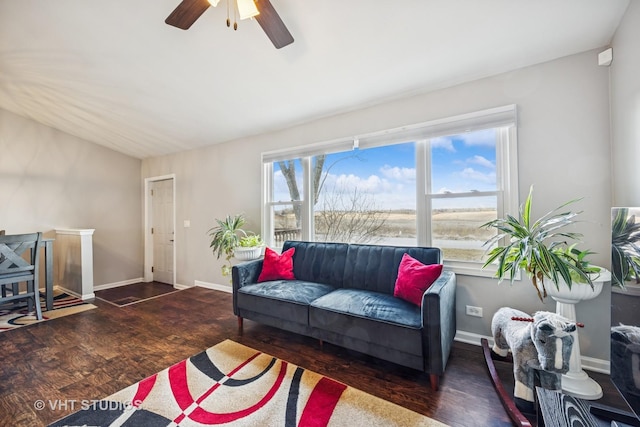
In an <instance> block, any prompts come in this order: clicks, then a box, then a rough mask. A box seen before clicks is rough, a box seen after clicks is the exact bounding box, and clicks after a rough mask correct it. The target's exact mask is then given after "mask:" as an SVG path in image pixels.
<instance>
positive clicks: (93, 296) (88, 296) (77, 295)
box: [53, 285, 96, 301]
mask: <svg viewBox="0 0 640 427" xmlns="http://www.w3.org/2000/svg"><path fill="white" fill-rule="evenodd" d="M53 288H54V289H59V290H61V291H62V292H65V293H67V294H69V295H73V296H74V297H76V298H80V299H81V300H82V301H86V300H89V299H94V298H95V297H96V294H94V293H93V292H91V293H90V294H84V295H80V294H79V293H77V292H74V291H72V290H71V289H67V288H64V287H62V286H60V285H55V286H54V287H53Z"/></svg>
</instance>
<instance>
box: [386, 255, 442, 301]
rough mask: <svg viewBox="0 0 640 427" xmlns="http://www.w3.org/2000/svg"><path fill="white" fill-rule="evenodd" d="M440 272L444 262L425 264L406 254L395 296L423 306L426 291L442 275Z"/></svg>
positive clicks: (397, 280)
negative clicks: (423, 296)
mask: <svg viewBox="0 0 640 427" xmlns="http://www.w3.org/2000/svg"><path fill="white" fill-rule="evenodd" d="M440 273H442V264H429V265H425V264H423V263H421V262H420V261H418V260H417V259H415V258H413V257H412V256H411V255H409V254H404V255H403V256H402V261H400V267H399V268H398V278H397V279H396V286H395V289H394V291H393V296H394V297H397V298H402V299H403V300H405V301H409V302H410V303H412V304H415V305H417V306H418V307H422V295H423V294H424V291H426V290H427V289H429V286H431V285H433V282H435V281H436V280H437V279H438V277H440Z"/></svg>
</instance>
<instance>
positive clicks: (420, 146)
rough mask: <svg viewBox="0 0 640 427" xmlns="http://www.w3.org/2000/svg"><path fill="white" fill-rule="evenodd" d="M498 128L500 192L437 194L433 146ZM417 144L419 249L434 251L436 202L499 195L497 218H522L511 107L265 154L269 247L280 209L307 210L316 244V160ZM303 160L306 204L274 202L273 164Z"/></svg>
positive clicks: (308, 233)
mask: <svg viewBox="0 0 640 427" xmlns="http://www.w3.org/2000/svg"><path fill="white" fill-rule="evenodd" d="M489 128H496V129H497V135H496V190H495V191H488V192H479V193H478V192H473V193H455V194H452V195H441V194H431V193H430V189H431V185H430V175H431V172H430V171H431V159H430V151H431V150H430V145H429V144H430V140H431V139H433V138H437V137H442V136H451V135H457V134H463V133H467V132H471V131H478V130H483V129H489ZM409 141H415V146H416V153H415V156H416V157H415V158H416V165H415V166H416V231H417V238H416V244H417V245H418V246H431V233H430V230H429V227H430V224H431V215H432V209H431V202H432V200H434V199H436V198H446V197H461V196H469V197H470V196H474V197H477V196H478V195H495V196H496V205H497V206H496V210H497V217H498V218H502V217H504V216H505V215H506V214H507V213H512V214H514V213H517V212H518V206H519V197H518V155H517V146H518V144H517V106H516V105H514V104H512V105H506V106H502V107H496V108H491V109H487V110H482V111H477V112H473V113H468V114H462V115H458V116H453V117H448V118H443V119H438V120H432V121H429V122H424V123H418V124H414V125H409V126H403V127H400V128H395V129H388V130H384V131H380V132H374V133H369V134H364V135H356V136H353V137H345V138H339V139H336V140H332V141H327V142H320V143H315V144H310V145H305V146H299V147H294V148H290V149H283V150H277V151H269V152H264V153H262V165H263V175H262V176H263V191H262V208H261V209H262V230H263V238H264V240H265V242H266V244H267V245H268V246H273V243H274V242H273V241H272V237H273V221H274V218H273V207H274V206H279V205H301V208H302V219H301V221H302V223H301V228H302V230H301V238H302V240H306V241H313V239H314V236H313V233H314V227H313V220H314V218H313V215H312V212H313V206H312V203H313V197H310V195H312V194H313V188H312V186H313V180H312V178H311V173H312V172H311V158H312V157H313V156H317V155H321V154H329V153H335V152H341V151H349V150H353V149H356V148H362V149H366V148H373V147H380V146H385V145H393V144H397V143H402V142H409ZM298 158H299V159H300V161H301V164H302V193H303V195H302V200H300V201H290V200H289V201H275V200H273V196H274V195H273V162H275V161H279V160H291V159H298ZM444 265H445V267H446V268H447V269H450V270H452V271H454V272H456V273H457V274H463V275H472V276H481V277H493V276H494V275H495V271H496V270H495V268H494V267H493V266H488V267H487V268H485V269H483V268H482V263H481V262H474V261H452V260H444Z"/></svg>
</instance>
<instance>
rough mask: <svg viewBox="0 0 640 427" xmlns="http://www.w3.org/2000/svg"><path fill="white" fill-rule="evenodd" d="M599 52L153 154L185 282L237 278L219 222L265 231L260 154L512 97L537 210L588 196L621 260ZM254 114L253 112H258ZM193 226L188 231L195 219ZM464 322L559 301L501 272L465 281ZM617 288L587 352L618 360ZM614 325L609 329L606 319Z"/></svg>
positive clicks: (589, 214)
mask: <svg viewBox="0 0 640 427" xmlns="http://www.w3.org/2000/svg"><path fill="white" fill-rule="evenodd" d="M597 53H598V52H597V51H591V52H586V53H583V54H579V55H574V56H571V57H566V58H562V59H559V60H556V61H553V62H549V63H545V64H540V65H536V66H533V67H528V68H525V69H522V70H518V71H514V72H510V73H506V74H502V75H498V76H495V77H492V78H486V79H482V80H478V81H474V82H471V83H467V84H463V85H459V86H456V87H452V88H447V89H443V90H439V91H435V92H430V93H424V94H419V95H415V96H412V97H408V98H404V99H401V100H395V101H392V102H387V103H384V104H381V105H377V106H373V107H370V108H364V109H361V110H358V111H353V112H350V113H346V114H341V115H337V116H334V117H329V118H325V119H322V120H318V121H315V122H312V123H308V124H304V125H300V126H297V127H293V128H290V129H287V130H283V131H279V132H275V133H271V134H263V135H259V136H255V137H251V138H245V139H242V140H237V141H233V142H229V143H226V144H222V145H218V146H212V147H208V148H204V149H199V150H195V151H190V152H182V153H179V154H176V155H173V156H165V157H159V158H152V159H146V160H144V161H143V163H142V171H143V172H142V173H143V176H144V177H153V176H159V175H165V174H169V173H175V174H176V175H177V194H178V202H177V206H176V208H177V223H178V224H179V227H178V230H176V245H177V257H178V259H177V270H178V272H177V277H178V283H180V284H185V285H192V284H193V283H194V281H195V280H199V281H204V282H212V283H218V284H228V283H229V282H228V279H227V278H223V277H222V276H221V274H220V266H221V261H216V260H215V258H214V257H213V256H212V254H211V252H210V251H209V248H208V246H209V239H208V236H207V230H208V229H209V228H211V227H212V226H213V224H214V218H221V217H224V216H225V215H227V214H234V213H238V212H244V213H245V214H246V215H247V217H248V218H249V219H250V221H251V224H249V225H250V226H251V227H253V229H254V230H255V231H259V230H258V227H259V223H260V203H261V200H260V194H261V167H260V153H261V152H263V151H268V150H275V149H281V148H285V147H294V146H299V145H304V144H309V143H313V142H318V141H326V140H331V139H334V138H338V137H344V136H349V135H357V134H361V133H368V132H373V131H376V130H382V129H387V128H393V127H398V126H402V125H406V124H412V123H419V122H424V121H428V120H432V119H437V118H442V117H448V116H452V115H457V114H462V113H467V112H473V111H478V110H482V109H486V108H491V107H496V106H500V105H505V104H513V103H515V104H517V105H518V109H519V121H520V123H519V136H518V138H519V141H518V142H519V160H518V163H519V168H520V194H521V195H526V194H527V192H528V188H529V186H530V185H532V184H535V205H534V214H535V215H541V214H544V213H546V212H547V211H549V210H551V209H553V208H555V207H556V206H558V205H559V204H561V203H564V202H565V201H567V200H569V199H573V198H577V197H585V199H584V201H583V202H581V203H580V205H579V206H578V207H579V208H581V209H583V210H584V211H585V213H584V215H583V219H584V220H585V221H587V222H585V223H584V224H583V225H582V227H580V229H579V231H582V232H583V233H584V234H585V236H586V238H585V240H586V244H585V246H584V247H585V248H586V247H589V248H590V249H592V250H594V251H595V252H597V253H598V254H597V255H596V256H595V257H594V261H595V262H597V263H598V264H601V265H603V266H608V265H609V259H608V258H609V257H608V253H609V250H608V239H609V233H610V232H609V225H608V224H609V216H610V200H611V178H610V175H611V171H610V147H609V105H608V69H606V68H602V67H598V65H597ZM248 120H250V118H248ZM185 219H189V220H191V228H186V229H185V228H182V227H180V225H181V224H182V222H183V220H185ZM458 283H459V288H458V301H457V317H458V329H460V330H464V331H468V332H471V333H477V334H482V335H489V334H490V332H489V330H490V328H489V324H490V320H491V316H492V314H493V312H494V311H495V310H496V309H497V308H499V307H501V306H513V307H517V308H520V309H523V310H525V311H528V312H533V311H536V310H540V309H548V310H552V311H553V310H554V305H553V303H548V304H547V305H543V304H541V303H539V302H538V301H537V299H536V296H535V292H534V290H533V289H532V287H531V285H530V284H529V283H517V284H516V285H514V287H513V288H510V287H509V285H508V284H502V285H500V287H498V285H497V283H496V281H495V280H493V279H480V278H476V277H470V276H466V277H465V276H460V277H459V278H458ZM609 298H610V294H609V290H608V289H607V290H606V291H605V292H603V295H602V296H600V297H599V298H597V299H596V300H594V301H593V302H587V303H584V304H583V305H582V306H580V307H578V317H579V320H580V321H583V322H585V323H586V324H587V328H585V330H584V331H583V332H584V333H583V335H584V336H585V338H584V339H583V341H582V342H581V344H582V347H583V354H585V355H587V356H591V357H596V358H600V359H608V357H609V350H608V347H607V346H606V345H605V343H608V331H607V329H608V324H609V320H608V319H609ZM466 304H472V305H476V306H482V307H484V313H485V316H484V318H482V319H476V318H471V317H468V316H466V315H465V314H464V306H465V305H466ZM601 326H602V327H601Z"/></svg>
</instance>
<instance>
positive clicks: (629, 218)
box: [611, 208, 640, 288]
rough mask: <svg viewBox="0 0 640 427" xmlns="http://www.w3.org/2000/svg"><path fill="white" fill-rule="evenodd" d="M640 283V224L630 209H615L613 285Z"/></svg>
mask: <svg viewBox="0 0 640 427" xmlns="http://www.w3.org/2000/svg"><path fill="white" fill-rule="evenodd" d="M630 280H633V281H635V283H636V284H638V283H640V223H636V216H635V215H629V209H628V208H614V209H613V215H612V220H611V283H612V284H613V285H615V286H618V287H621V288H624V285H625V282H626V281H630Z"/></svg>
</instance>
